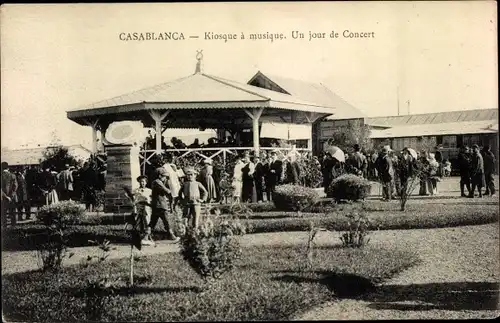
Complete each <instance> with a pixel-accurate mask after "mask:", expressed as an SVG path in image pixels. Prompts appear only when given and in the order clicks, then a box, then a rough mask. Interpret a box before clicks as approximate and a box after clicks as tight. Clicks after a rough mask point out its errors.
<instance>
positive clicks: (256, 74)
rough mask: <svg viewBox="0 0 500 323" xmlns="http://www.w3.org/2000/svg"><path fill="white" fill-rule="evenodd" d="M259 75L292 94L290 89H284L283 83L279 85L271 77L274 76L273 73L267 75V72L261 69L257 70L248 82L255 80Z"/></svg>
mask: <svg viewBox="0 0 500 323" xmlns="http://www.w3.org/2000/svg"><path fill="white" fill-rule="evenodd" d="M259 76H262V77H264V78H266V79H267V80H268V81H269V82H271V83H273V84H274V85H275V86H276V87H278V88H280V89H281V90H283V91H285V92H286V94H288V95H291V93H290V92H289V91H287V90H286V89H284V88H283V87H282V86H281V85H279V84H278V83H276V82H274V81H273V80H272V79H271V77H272V76H273V75H271V74H267V75H266V74H264V73H263V72H262V71H261V70H258V71H257V73H255V75H254V76H253V77H252V78H251V79H250V80H249V81H248V82H247V84H250V83H252V81H253V80H255V79H256V78H257V77H259ZM270 76H271V77H270ZM276 77H277V76H276Z"/></svg>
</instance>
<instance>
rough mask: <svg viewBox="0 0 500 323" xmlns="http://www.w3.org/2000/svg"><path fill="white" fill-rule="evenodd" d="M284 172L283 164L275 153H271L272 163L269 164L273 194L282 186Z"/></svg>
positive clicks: (270, 184)
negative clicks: (277, 186)
mask: <svg viewBox="0 0 500 323" xmlns="http://www.w3.org/2000/svg"><path fill="white" fill-rule="evenodd" d="M282 172H283V162H282V161H281V160H279V159H278V155H277V154H276V152H275V151H273V152H272V153H271V163H270V164H269V178H268V179H269V180H268V183H269V186H270V190H271V192H274V188H275V187H276V185H279V184H280V180H281V173H282Z"/></svg>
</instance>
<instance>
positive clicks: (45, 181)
mask: <svg viewBox="0 0 500 323" xmlns="http://www.w3.org/2000/svg"><path fill="white" fill-rule="evenodd" d="M56 184H57V183H56V177H55V175H54V174H52V172H51V171H50V168H49V167H46V168H45V171H44V172H43V173H42V174H41V181H40V184H39V188H40V190H41V192H42V194H43V196H44V197H45V205H52V204H54V203H57V202H59V197H58V196H57V192H56Z"/></svg>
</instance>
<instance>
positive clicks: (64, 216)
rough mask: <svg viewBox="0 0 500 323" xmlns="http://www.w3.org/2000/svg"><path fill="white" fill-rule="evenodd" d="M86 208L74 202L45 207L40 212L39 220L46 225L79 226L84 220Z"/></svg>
mask: <svg viewBox="0 0 500 323" xmlns="http://www.w3.org/2000/svg"><path fill="white" fill-rule="evenodd" d="M84 214H85V208H84V207H82V206H81V205H79V204H77V203H76V202H73V201H63V202H59V203H55V204H52V205H45V206H43V207H42V208H41V209H40V211H39V212H38V215H37V219H38V220H39V221H41V222H42V223H43V224H44V225H46V226H50V225H58V226H62V227H66V226H67V225H72V224H79V223H81V221H82V220H83V218H84Z"/></svg>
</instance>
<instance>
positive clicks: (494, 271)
mask: <svg viewBox="0 0 500 323" xmlns="http://www.w3.org/2000/svg"><path fill="white" fill-rule="evenodd" d="M370 243H373V244H378V245H380V246H381V247H384V246H390V245H394V244H395V245H398V246H407V247H409V248H411V249H414V250H417V252H418V253H419V255H420V257H421V259H422V263H421V264H420V265H418V266H416V267H413V268H410V269H408V270H406V271H404V272H402V273H401V274H399V275H398V276H396V277H394V278H392V279H391V280H389V281H387V282H385V283H384V284H383V285H382V286H381V288H380V290H379V291H378V292H377V293H376V294H373V295H368V296H365V297H362V298H361V299H360V300H353V299H349V300H341V301H334V302H329V303H326V304H323V305H321V306H320V307H318V308H315V309H313V310H311V311H309V312H307V313H304V314H302V315H300V316H298V317H297V318H296V319H297V320H342V319H349V320H378V319H472V318H492V317H497V316H499V315H500V311H499V310H498V308H499V303H498V294H499V293H498V290H499V289H498V282H500V273H499V270H500V269H499V268H500V267H499V266H500V262H499V230H498V224H488V225H480V226H467V227H459V228H445V229H429V230H406V231H384V232H378V233H376V234H374V235H373V237H372V240H371V242H370Z"/></svg>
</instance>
